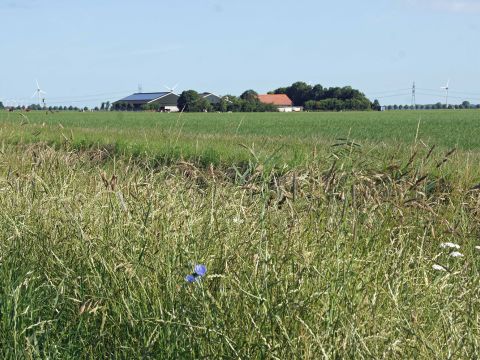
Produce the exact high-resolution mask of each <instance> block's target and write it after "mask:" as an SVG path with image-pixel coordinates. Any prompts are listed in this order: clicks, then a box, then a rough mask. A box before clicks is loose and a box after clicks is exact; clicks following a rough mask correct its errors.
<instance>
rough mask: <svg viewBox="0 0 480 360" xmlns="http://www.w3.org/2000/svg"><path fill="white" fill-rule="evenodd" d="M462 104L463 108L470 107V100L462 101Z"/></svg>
mask: <svg viewBox="0 0 480 360" xmlns="http://www.w3.org/2000/svg"><path fill="white" fill-rule="evenodd" d="M462 106H463V108H464V109H470V101H464V102H462Z"/></svg>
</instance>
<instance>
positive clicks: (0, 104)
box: [0, 101, 5, 110]
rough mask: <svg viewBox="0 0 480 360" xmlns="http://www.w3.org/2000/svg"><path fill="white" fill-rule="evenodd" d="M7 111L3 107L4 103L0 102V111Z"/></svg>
mask: <svg viewBox="0 0 480 360" xmlns="http://www.w3.org/2000/svg"><path fill="white" fill-rule="evenodd" d="M3 109H5V106H3V103H2V102H1V101H0V110H3Z"/></svg>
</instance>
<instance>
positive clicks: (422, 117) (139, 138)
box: [0, 110, 480, 165]
mask: <svg viewBox="0 0 480 360" xmlns="http://www.w3.org/2000/svg"><path fill="white" fill-rule="evenodd" d="M25 116H27V118H25V117H24V116H22V115H20V114H19V113H8V112H1V113H0V132H1V133H0V134H1V135H2V137H3V138H4V139H8V140H10V141H12V142H38V141H46V142H48V143H51V144H57V145H58V144H63V143H65V142H69V143H70V145H71V146H75V147H77V148H88V147H91V146H106V147H107V148H109V149H112V148H113V149H116V150H117V151H120V152H125V153H127V154H130V155H131V154H134V155H136V154H142V156H143V154H144V153H145V152H147V153H148V155H149V156H152V157H158V158H159V159H163V160H174V161H175V160H178V159H180V158H183V159H184V160H193V161H194V162H204V163H205V164H207V165H208V164H209V163H214V164H219V163H223V164H231V163H232V162H236V161H243V160H246V159H247V158H248V157H249V156H250V154H249V152H248V151H246V150H244V149H242V148H241V147H240V146H239V144H244V145H246V146H248V147H249V148H253V149H254V150H255V152H256V153H257V155H258V156H260V157H264V158H265V157H270V156H272V155H275V158H276V159H277V158H279V160H280V161H279V162H281V163H287V164H290V165H299V164H304V163H306V162H308V161H309V160H310V159H311V154H312V152H314V148H315V147H318V148H320V149H323V148H325V146H328V145H333V144H335V143H336V139H338V138H348V139H350V140H353V141H356V142H358V143H360V144H362V145H363V144H365V145H382V144H387V145H388V146H389V147H392V146H397V145H398V146H403V145H407V146H409V145H411V144H413V143H414V142H415V141H423V142H424V143H425V144H427V146H428V145H430V146H431V145H436V146H438V147H441V148H449V149H451V148H454V147H455V148H457V149H459V150H475V149H480V127H479V126H478V124H479V123H480V111H476V110H459V111H395V112H394V111H392V112H383V113H381V112H345V113H298V114H297V113H295V114H282V113H245V114H242V113H232V114H182V115H178V114H158V113H115V112H111V113H69V112H60V113H54V114H51V113H50V114H45V113H44V112H31V113H27V114H25Z"/></svg>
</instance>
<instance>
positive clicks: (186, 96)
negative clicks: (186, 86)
mask: <svg viewBox="0 0 480 360" xmlns="http://www.w3.org/2000/svg"><path fill="white" fill-rule="evenodd" d="M177 107H178V108H179V109H180V110H181V111H186V112H204V111H210V110H211V109H212V105H211V104H210V102H209V101H208V100H207V99H204V98H203V97H201V96H200V95H199V94H198V93H197V92H196V91H195V90H187V91H184V92H182V93H181V94H180V97H179V98H178V100H177Z"/></svg>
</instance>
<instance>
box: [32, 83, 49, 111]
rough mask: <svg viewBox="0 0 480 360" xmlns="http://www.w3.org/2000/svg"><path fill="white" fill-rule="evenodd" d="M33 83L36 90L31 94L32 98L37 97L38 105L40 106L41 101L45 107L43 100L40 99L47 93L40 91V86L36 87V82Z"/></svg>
mask: <svg viewBox="0 0 480 360" xmlns="http://www.w3.org/2000/svg"><path fill="white" fill-rule="evenodd" d="M35 83H36V84H37V90H35V92H34V93H33V95H32V98H33V97H35V96H38V105H40V106H41V105H42V101H43V105H45V98H42V95H47V93H46V92H45V91H43V90H42V89H40V85H38V80H35Z"/></svg>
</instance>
